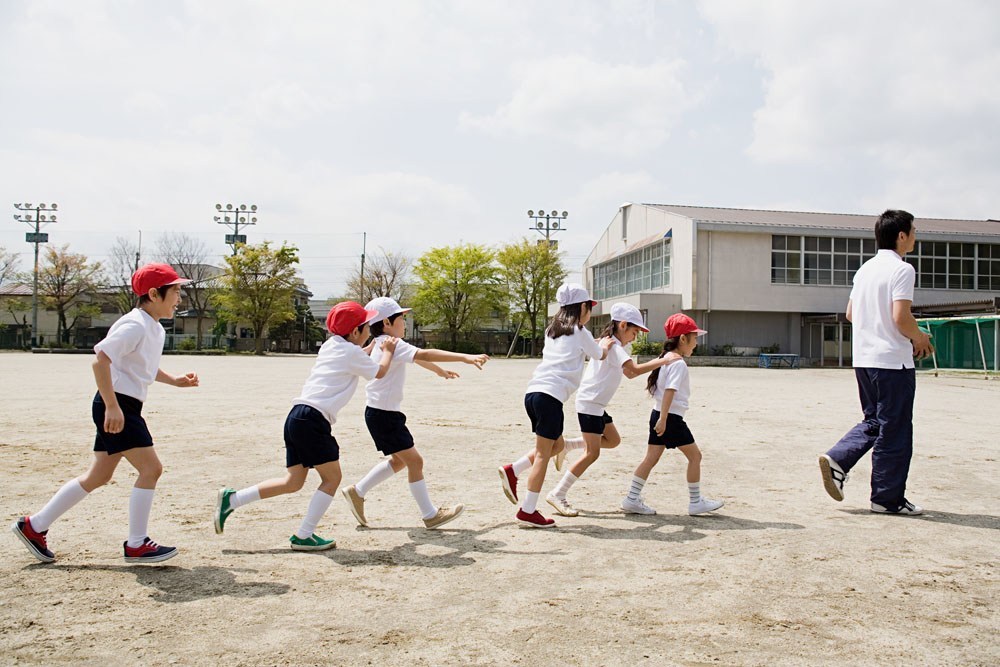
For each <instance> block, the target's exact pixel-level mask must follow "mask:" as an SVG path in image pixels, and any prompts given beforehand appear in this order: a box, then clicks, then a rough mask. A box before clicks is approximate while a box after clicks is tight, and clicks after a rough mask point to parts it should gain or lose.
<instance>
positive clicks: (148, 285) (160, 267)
mask: <svg viewBox="0 0 1000 667" xmlns="http://www.w3.org/2000/svg"><path fill="white" fill-rule="evenodd" d="M189 282H191V281H190V280H188V279H187V278H181V277H180V276H179V275H177V272H176V271H174V267H172V266H170V265H169V264H147V265H146V266H143V267H141V268H139V269H138V270H137V271H136V272H135V273H133V274H132V291H133V292H135V293H136V294H138V295H139V296H143V295H144V294H148V293H149V290H151V289H156V288H157V287H167V286H168V285H184V284H187V283H189Z"/></svg>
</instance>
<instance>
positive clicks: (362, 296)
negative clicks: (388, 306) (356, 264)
mask: <svg viewBox="0 0 1000 667" xmlns="http://www.w3.org/2000/svg"><path fill="white" fill-rule="evenodd" d="M367 247H368V232H361V288H360V290H359V291H358V298H359V299H361V300H362V301H364V300H365V250H366V249H367Z"/></svg>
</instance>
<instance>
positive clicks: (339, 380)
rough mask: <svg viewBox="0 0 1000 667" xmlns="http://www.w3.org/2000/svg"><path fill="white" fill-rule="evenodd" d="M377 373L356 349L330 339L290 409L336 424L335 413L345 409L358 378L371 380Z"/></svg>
mask: <svg viewBox="0 0 1000 667" xmlns="http://www.w3.org/2000/svg"><path fill="white" fill-rule="evenodd" d="M377 373H378V364H377V363H376V362H375V361H373V360H372V358H371V357H369V356H368V355H367V354H365V351H364V350H363V349H361V347H359V346H358V345H355V344H354V343H351V342H350V341H347V340H345V339H344V338H342V337H340V336H337V335H333V336H330V337H329V338H328V339H327V340H326V342H325V343H323V345H322V347H320V348H319V355H318V356H317V357H316V363H315V364H313V367H312V371H310V373H309V379H307V380H306V383H305V386H303V387H302V393H301V394H300V395H299V397H298V398H296V399H295V400H293V401H292V405H308V406H310V407H313V408H316V409H317V410H319V411H320V412H322V413H323V416H324V417H326V419H327V421H329V422H330V423H331V424H334V423H336V421H337V413H338V412H340V410H341V409H342V408H343V407H344V406H345V405H347V402H348V401H350V400H351V396H353V395H354V390H355V389H356V388H357V386H358V378H359V377H363V378H365V379H366V380H370V379H372V378H373V377H375V375H376V374H377Z"/></svg>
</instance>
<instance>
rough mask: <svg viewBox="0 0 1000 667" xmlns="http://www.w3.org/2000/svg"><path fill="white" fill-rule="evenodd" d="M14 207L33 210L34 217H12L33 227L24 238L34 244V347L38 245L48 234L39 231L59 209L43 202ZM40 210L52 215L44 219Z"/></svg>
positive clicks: (35, 336) (34, 339) (35, 340)
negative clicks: (32, 230)
mask: <svg viewBox="0 0 1000 667" xmlns="http://www.w3.org/2000/svg"><path fill="white" fill-rule="evenodd" d="M14 208H16V209H17V210H19V211H34V212H35V215H34V218H32V217H31V215H30V214H28V213H23V214H15V215H14V219H15V220H20V221H21V222H25V223H27V224H28V226H29V227H30V226H32V225H33V226H34V228H35V231H34V232H28V233H27V234H25V235H24V240H25V241H27V242H28V243H33V244H34V245H35V271H34V281H33V283H32V288H31V347H36V346H37V345H38V246H39V244H41V243H48V241H49V235H48V234H43V233H42V232H41V228H42V224H49V223H53V222H55V221H56V216H55V211H57V210H58V209H59V205H58V204H51V205H49V206H46V205H45V204H38V205H37V206H32V205H31V204H14ZM42 211H45V212H52V215H50V216H48V219H46V216H45V215H43V214H42Z"/></svg>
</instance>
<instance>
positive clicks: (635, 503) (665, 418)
mask: <svg viewBox="0 0 1000 667" xmlns="http://www.w3.org/2000/svg"><path fill="white" fill-rule="evenodd" d="M663 331H664V333H665V334H666V335H667V340H666V341H665V342H664V343H663V352H662V353H661V354H660V357H661V358H662V357H664V356H666V354H667V353H668V352H676V353H677V354H680V355H681V356H682V357H690V356H691V354H692V353H693V352H694V350H695V348H696V347H698V336H700V335H702V334H705V333H708V332H707V331H705V330H704V329H699V328H698V325H697V324H696V323H695V321H694V320H692V319H691V318H690V317H688V316H687V315H685V314H684V313H675V314H673V315H671V316H670V317H668V318H667V321H666V323H664V325H663ZM646 389H647V390H648V391H649V393H650V394H651V395H652V396H653V412H652V414H650V416H649V445H648V446H647V448H646V457H645V458H644V459H643V460H642V463H640V464H639V467H638V468H636V469H635V473H634V474H633V475H632V481H631V483H630V484H629V488H628V493H627V494H626V496H625V498H624V500H622V504H621V507H622V509H623V510H625V512H626V513H627V514H656V510H654V509H653V508H652V507H650V506H649V505H647V504H646V503H645V501H644V500H643V498H642V495H641V494H642V488H643V486H645V484H646V480H647V479H649V473H650V472H652V470H653V466H655V465H656V464H657V462H659V460H660V456H662V455H663V450H665V449H679V450H680V452H681V453H682V454H683V455H684V456H685V457H686V458H687V461H688V465H687V482H688V495H689V501H688V514H691V515H695V514H704V513H705V512H713V511H715V510H717V509H719V508H720V507H722V506H723V505H724V504H725V503H724V502H723V501H721V500H712V499H711V498H705V497H704V496H702V495H701V450H700V449H698V445H697V444H696V443H695V441H694V436H693V435H692V434H691V430H690V429H688V426H687V424H686V423H684V413H685V412H687V409H688V401H689V399H690V397H691V381H690V377H689V375H688V367H687V364H686V363H684V360H683V359H682V360H680V361H677V362H676V363H672V364H670V365H669V366H667V367H666V368H657V369H656V370H654V371H653V372H652V373H651V374H650V376H649V381H648V382H647V383H646Z"/></svg>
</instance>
